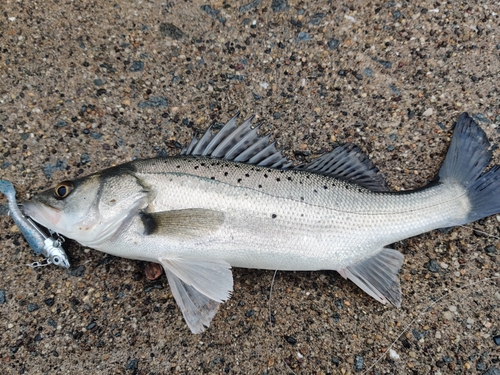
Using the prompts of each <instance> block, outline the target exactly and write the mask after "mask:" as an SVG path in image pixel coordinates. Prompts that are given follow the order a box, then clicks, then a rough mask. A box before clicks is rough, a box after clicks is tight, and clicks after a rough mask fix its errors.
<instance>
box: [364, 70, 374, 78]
mask: <svg viewBox="0 0 500 375" xmlns="http://www.w3.org/2000/svg"><path fill="white" fill-rule="evenodd" d="M363 74H364V75H365V76H367V77H372V76H373V70H371V69H370V68H365V69H363Z"/></svg>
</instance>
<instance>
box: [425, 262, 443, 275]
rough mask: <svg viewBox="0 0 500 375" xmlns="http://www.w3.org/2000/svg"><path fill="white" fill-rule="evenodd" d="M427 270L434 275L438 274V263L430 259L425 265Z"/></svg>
mask: <svg viewBox="0 0 500 375" xmlns="http://www.w3.org/2000/svg"><path fill="white" fill-rule="evenodd" d="M427 269H428V270H429V271H430V272H434V273H436V272H439V270H440V269H441V268H440V267H439V264H438V262H437V261H436V260H435V259H431V260H430V261H429V263H427Z"/></svg>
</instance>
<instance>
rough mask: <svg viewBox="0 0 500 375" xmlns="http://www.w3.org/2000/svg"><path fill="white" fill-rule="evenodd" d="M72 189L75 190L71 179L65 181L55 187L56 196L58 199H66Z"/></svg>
mask: <svg viewBox="0 0 500 375" xmlns="http://www.w3.org/2000/svg"><path fill="white" fill-rule="evenodd" d="M71 190H73V184H72V183H71V182H69V181H63V182H61V183H60V184H59V185H57V186H56V188H55V189H54V196H55V197H56V198H57V199H64V198H66V197H67V196H68V195H69V193H71Z"/></svg>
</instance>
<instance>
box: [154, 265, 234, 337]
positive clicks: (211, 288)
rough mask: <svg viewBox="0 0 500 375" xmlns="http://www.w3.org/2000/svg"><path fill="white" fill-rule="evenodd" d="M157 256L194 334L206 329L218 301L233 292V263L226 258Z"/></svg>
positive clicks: (223, 299)
mask: <svg viewBox="0 0 500 375" xmlns="http://www.w3.org/2000/svg"><path fill="white" fill-rule="evenodd" d="M158 260H159V262H160V263H161V265H162V266H163V268H164V269H165V273H166V275H167V279H168V283H169V284H170V289H171V290H172V294H173V295H174V298H175V301H176V302H177V305H178V306H179V308H180V310H181V312H182V315H183V316H184V320H185V321H186V323H187V325H188V326H189V328H190V329H191V331H192V332H193V333H195V334H196V333H201V332H203V331H204V330H205V328H206V327H208V326H210V322H211V321H212V319H213V317H214V316H215V313H216V312H217V310H218V308H219V303H220V302H223V301H225V300H227V299H228V298H229V297H230V296H231V291H232V290H233V275H232V272H231V266H230V265H229V263H227V262H225V261H223V260H205V259H201V260H200V259H184V258H182V259H181V258H167V257H162V258H159V259H158Z"/></svg>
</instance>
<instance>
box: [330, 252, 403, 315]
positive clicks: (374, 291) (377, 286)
mask: <svg viewBox="0 0 500 375" xmlns="http://www.w3.org/2000/svg"><path fill="white" fill-rule="evenodd" d="M403 260H404V256H403V254H401V253H400V252H399V251H396V250H393V249H387V248H383V249H382V251H381V252H379V253H378V254H377V255H375V256H373V257H371V258H368V259H365V260H363V261H361V262H359V263H356V264H354V265H352V266H349V267H346V268H344V269H341V270H338V272H339V273H340V274H341V275H342V276H343V277H344V278H346V279H349V280H351V281H352V282H354V283H355V284H356V285H357V286H358V287H360V288H361V289H362V290H363V291H364V292H365V293H367V294H369V295H370V296H372V297H373V298H375V299H376V300H377V301H379V302H381V303H383V304H385V303H387V301H389V302H390V303H392V304H393V305H394V306H396V307H401V287H400V285H399V277H398V272H399V270H400V269H401V266H402V265H403Z"/></svg>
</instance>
